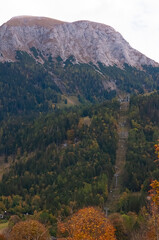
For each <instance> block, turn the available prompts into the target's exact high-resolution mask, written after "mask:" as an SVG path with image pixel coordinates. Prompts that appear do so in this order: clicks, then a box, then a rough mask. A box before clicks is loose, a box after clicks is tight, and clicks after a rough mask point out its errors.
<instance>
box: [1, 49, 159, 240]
mask: <svg viewBox="0 0 159 240" xmlns="http://www.w3.org/2000/svg"><path fill="white" fill-rule="evenodd" d="M32 51H33V53H34V54H35V55H36V54H40V53H39V52H37V51H36V49H32ZM107 81H113V82H114V83H115V84H116V86H117V88H116V89H114V90H111V89H107V90H106V89H105V88H104V86H105V83H106V82H107ZM103 83H104V84H103ZM158 84H159V69H158V68H152V67H146V66H143V69H142V70H137V69H135V68H132V67H130V66H127V65H125V66H124V67H123V69H119V68H117V67H116V66H112V67H105V66H103V65H102V64H101V63H98V66H94V65H93V64H92V63H90V64H76V63H75V62H74V58H73V56H71V57H70V58H69V59H67V60H66V61H65V62H64V61H63V60H62V59H61V58H60V57H58V58H57V59H52V58H51V56H48V61H46V60H45V59H44V64H43V65H42V64H40V63H37V62H36V61H35V60H34V59H33V58H32V57H31V56H30V55H28V54H26V53H23V52H17V62H15V63H11V62H8V63H0V112H1V114H0V162H1V166H2V168H1V169H2V171H1V172H0V177H1V182H0V212H2V213H4V212H5V211H6V213H7V216H6V218H7V219H9V217H10V216H12V215H17V216H18V217H20V218H21V219H23V218H25V216H26V214H27V216H28V215H29V216H31V217H33V218H35V219H36V220H39V221H41V223H44V224H46V225H49V229H50V233H51V234H52V235H54V236H55V235H56V234H57V235H58V230H57V226H58V221H59V218H60V219H61V220H65V219H66V218H67V217H68V216H72V214H73V213H75V212H76V211H78V210H79V209H81V208H84V207H90V206H96V207H99V208H100V209H101V210H102V211H103V209H104V207H105V204H106V202H107V199H108V195H109V193H110V191H111V189H110V186H111V184H112V182H113V179H114V174H115V169H116V166H115V164H116V152H117V147H118V140H119V133H118V120H119V114H120V105H121V102H120V101H119V100H121V99H120V98H119V95H120V94H123V93H124V94H126V96H128V95H127V94H130V95H131V97H130V103H129V109H128V112H127V118H128V125H129V135H128V140H127V150H126V163H125V166H124V172H123V174H122V179H121V180H122V182H121V189H120V198H119V201H118V204H117V206H116V212H117V213H112V212H111V213H110V219H111V222H112V223H113V225H114V227H115V228H117V232H116V237H117V239H122V240H124V239H125V240H127V239H128V238H129V237H130V235H131V234H130V231H131V230H133V231H137V229H140V230H141V228H142V226H143V224H142V223H141V222H140V220H141V216H142V217H143V215H144V214H143V211H146V210H143V209H148V207H147V206H148V204H147V195H148V191H149V190H150V188H151V187H150V184H151V182H152V180H154V179H156V180H159V169H158V166H157V164H156V163H155V162H154V160H155V158H156V154H155V151H154V145H155V144H156V143H157V139H158V138H159V92H158V91H157V90H158ZM154 89H156V90H155V91H154ZM70 102H71V104H70ZM72 102H73V103H72ZM3 166H4V169H3ZM85 211H86V210H85ZM91 211H94V210H92V209H91ZM113 214H117V215H113ZM144 216H145V215H144ZM143 218H144V217H143ZM116 219H117V222H118V223H119V222H120V221H122V224H123V229H122V230H121V229H120V228H119V226H116ZM144 219H145V218H144ZM124 221H125V222H124ZM129 221H134V225H131V227H132V228H131V227H130V226H129V227H128V225H127V224H128V222H129ZM143 221H145V222H146V221H147V220H143ZM123 222H124V223H123ZM130 229H131V230H130ZM113 231H114V230H113ZM132 239H133V238H132ZM134 239H135V238H134Z"/></svg>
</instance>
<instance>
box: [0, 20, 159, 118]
mask: <svg viewBox="0 0 159 240" xmlns="http://www.w3.org/2000/svg"><path fill="white" fill-rule="evenodd" d="M154 89H159V64H158V63H156V62H155V61H153V60H151V59H149V58H147V57H146V56H144V55H143V54H141V53H140V52H138V51H137V50H135V49H133V48H131V47H130V45H129V44H128V42H126V40H124V38H123V37H122V36H121V34H120V33H118V32H116V31H115V30H114V29H113V28H112V27H110V26H107V25H104V24H100V23H95V22H89V21H78V22H73V23H67V22H62V21H58V20H54V19H50V18H44V17H30V16H21V17H14V18H12V19H11V20H9V21H8V22H7V23H5V24H3V25H2V26H1V27H0V111H1V114H0V120H3V119H5V118H8V117H9V116H13V115H14V116H19V115H24V114H25V115H27V116H31V115H32V114H33V115H35V114H39V113H43V112H45V113H47V112H52V111H54V110H55V109H57V108H61V107H64V106H65V107H67V106H72V105H78V104H81V103H88V102H93V103H95V102H103V101H104V100H105V99H111V98H113V97H115V96H116V95H117V94H118V92H120V91H124V92H127V93H129V94H131V93H135V94H136V93H144V92H150V91H153V90H154Z"/></svg>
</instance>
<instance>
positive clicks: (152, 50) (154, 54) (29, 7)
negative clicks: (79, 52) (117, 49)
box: [0, 0, 159, 62]
mask: <svg viewBox="0 0 159 240" xmlns="http://www.w3.org/2000/svg"><path fill="white" fill-rule="evenodd" d="M0 9H1V13H0V25H2V24H3V23H5V22H6V21H8V20H9V19H10V18H12V17H14V16H19V15H33V16H45V17H51V18H55V19H58V20H63V21H67V22H73V21H77V20H91V21H95V22H100V23H104V24H107V25H110V26H112V27H113V28H115V30H117V31H118V32H120V33H121V34H122V35H123V37H124V38H125V39H126V40H127V41H128V42H129V43H130V45H131V46H132V47H134V48H136V49H137V50H139V51H140V52H142V53H144V54H145V55H147V56H148V57H150V58H152V59H154V60H156V61H157V62H159V46H158V45H159V0H1V4H0Z"/></svg>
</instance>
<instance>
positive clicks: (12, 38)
mask: <svg viewBox="0 0 159 240" xmlns="http://www.w3.org/2000/svg"><path fill="white" fill-rule="evenodd" d="M32 47H35V48H36V49H38V50H39V51H40V52H41V53H42V55H43V57H45V58H47V56H48V55H52V57H53V58H54V57H57V56H60V57H61V58H62V59H63V60H66V59H67V58H68V57H69V56H72V55H73V56H74V57H75V59H76V62H81V63H89V62H92V63H94V64H97V63H98V62H102V63H103V64H104V65H106V66H109V65H117V66H119V67H122V65H123V64H124V63H127V64H128V65H131V66H134V67H137V68H140V67H141V65H152V66H159V64H158V63H156V62H155V61H153V60H151V59H149V58H147V57H146V56H145V55H143V54H141V53H140V52H138V51H137V50H135V49H133V48H131V46H130V45H129V43H128V42H127V41H126V40H125V39H124V38H123V37H122V35H121V34H120V33H118V32H117V31H115V30H114V29H113V28H112V27H110V26H107V25H105V24H101V23H95V22H90V21H77V22H73V23H66V22H62V21H59V20H55V19H50V18H45V17H32V16H21V17H14V18H12V19H11V20H9V21H8V22H7V23H5V24H3V25H2V26H1V27H0V61H15V52H16V50H21V51H26V52H28V53H29V54H32V52H31V51H30V48H32ZM39 61H40V59H39Z"/></svg>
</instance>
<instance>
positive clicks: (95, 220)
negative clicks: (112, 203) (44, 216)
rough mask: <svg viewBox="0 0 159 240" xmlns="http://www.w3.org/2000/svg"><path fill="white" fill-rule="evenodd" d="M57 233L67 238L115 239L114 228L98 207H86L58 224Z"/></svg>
mask: <svg viewBox="0 0 159 240" xmlns="http://www.w3.org/2000/svg"><path fill="white" fill-rule="evenodd" d="M58 233H59V234H60V233H63V234H64V236H67V239H68V240H81V239H83V240H84V239H85V240H115V239H116V238H115V229H114V227H113V226H112V224H111V223H110V221H109V220H108V219H107V218H106V217H105V215H104V213H102V212H101V211H100V210H99V209H97V208H94V207H88V208H84V209H81V210H79V211H78V212H77V213H75V214H73V215H72V216H71V217H70V218H69V219H68V220H67V221H66V222H65V223H59V224H58Z"/></svg>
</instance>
